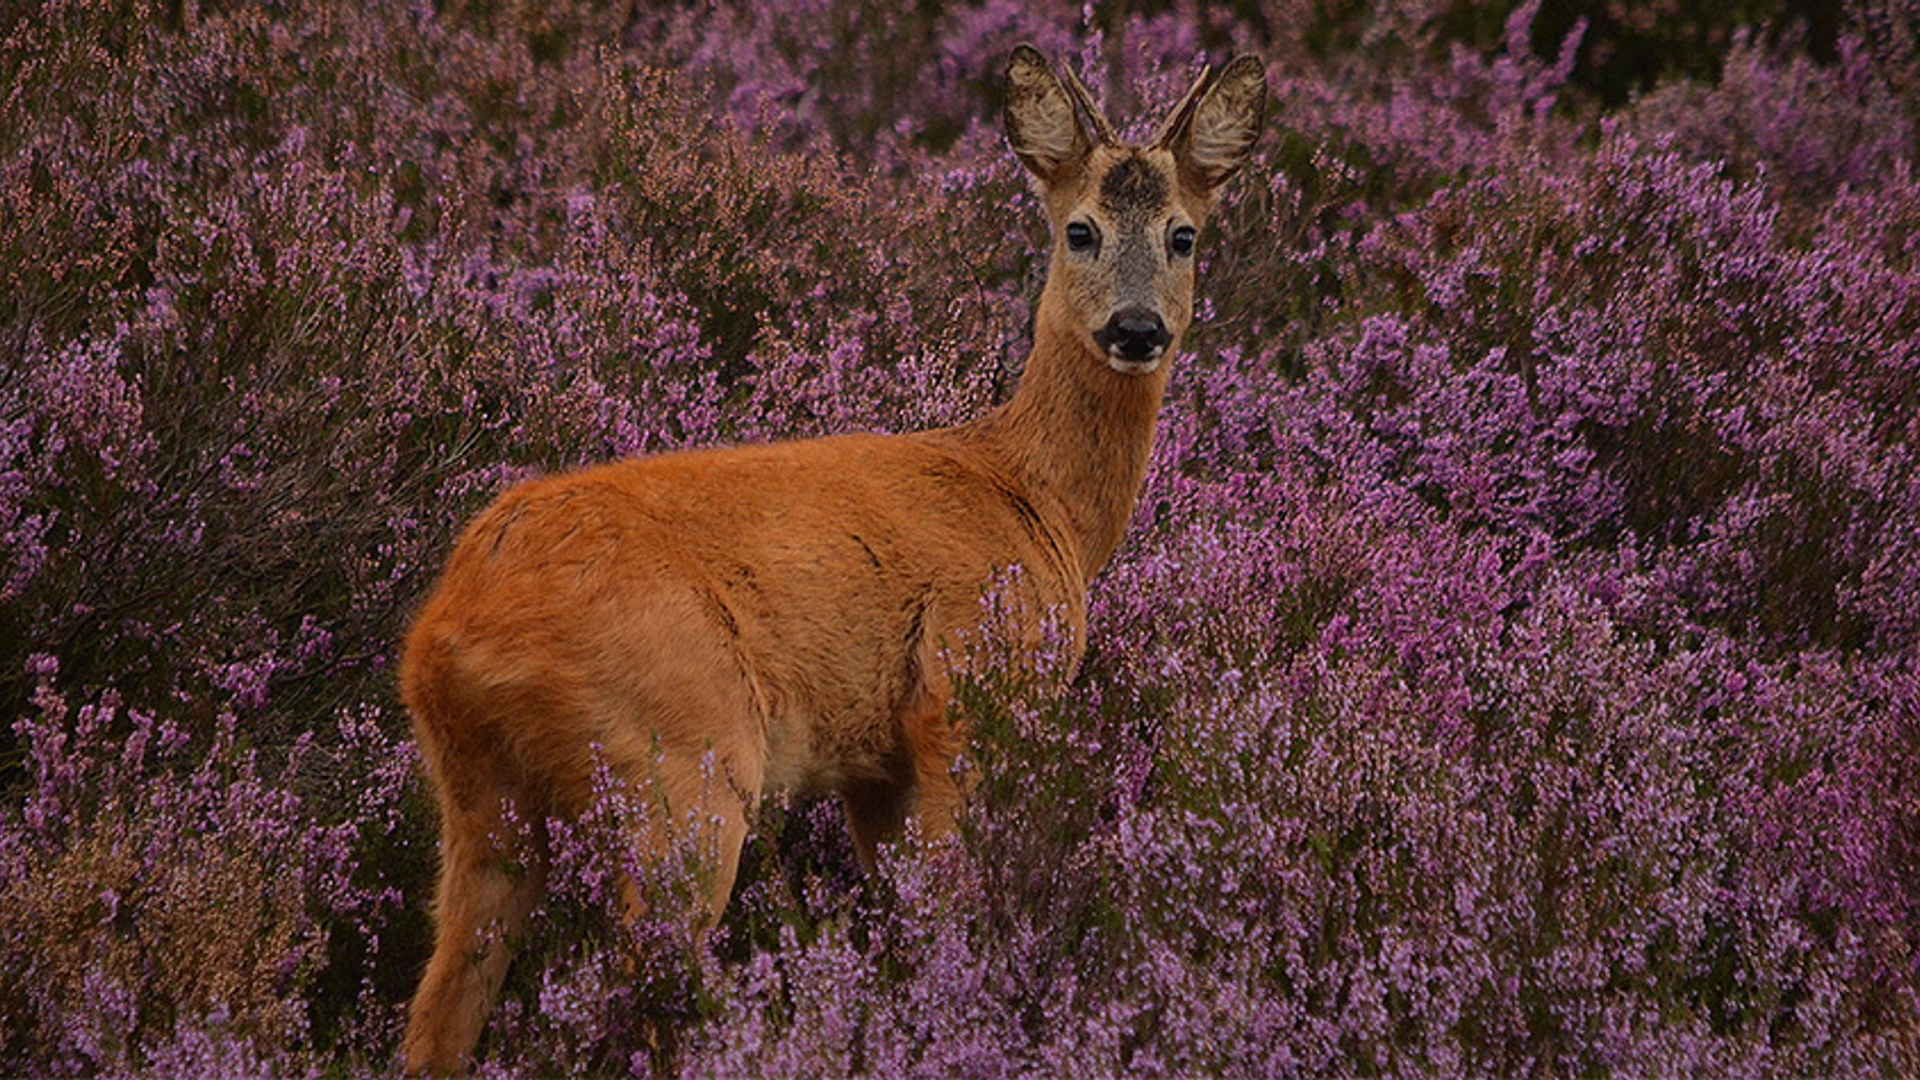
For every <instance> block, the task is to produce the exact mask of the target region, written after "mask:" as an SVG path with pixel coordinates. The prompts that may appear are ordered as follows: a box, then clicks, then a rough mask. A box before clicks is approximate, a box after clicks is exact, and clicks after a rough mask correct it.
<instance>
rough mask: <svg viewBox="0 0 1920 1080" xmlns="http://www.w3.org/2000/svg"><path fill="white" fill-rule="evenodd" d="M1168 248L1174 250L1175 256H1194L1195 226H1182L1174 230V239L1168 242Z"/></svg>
mask: <svg viewBox="0 0 1920 1080" xmlns="http://www.w3.org/2000/svg"><path fill="white" fill-rule="evenodd" d="M1167 246H1169V247H1171V248H1173V253H1174V254H1175V255H1191V254H1193V226H1191V225H1182V226H1180V227H1179V228H1177V229H1175V230H1173V237H1172V239H1170V240H1168V241H1167Z"/></svg>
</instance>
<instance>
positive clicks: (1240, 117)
mask: <svg viewBox="0 0 1920 1080" xmlns="http://www.w3.org/2000/svg"><path fill="white" fill-rule="evenodd" d="M1207 76H1208V73H1207V72H1202V73H1201V75H1200V78H1198V79H1197V80H1195V81H1194V84H1193V88H1192V89H1191V90H1188V91H1187V96H1186V97H1185V98H1183V99H1182V100H1181V102H1180V104H1179V106H1178V107H1176V108H1175V109H1174V111H1173V115H1172V116H1169V117H1168V118H1167V123H1166V126H1165V127H1164V128H1162V129H1161V132H1160V137H1159V138H1158V139H1156V140H1155V145H1158V146H1162V147H1165V148H1166V149H1168V150H1171V151H1173V157H1174V160H1175V161H1176V162H1178V163H1179V166H1180V179H1181V180H1183V181H1184V182H1185V183H1186V184H1187V186H1189V187H1191V188H1193V189H1195V190H1196V191H1200V192H1209V191H1212V190H1213V189H1214V188H1217V187H1219V186H1220V185H1221V184H1223V183H1225V182H1226V180H1227V178H1228V177H1230V176H1232V175H1233V174H1234V173H1236V172H1238V171H1240V166H1242V165H1244V164H1246V160H1247V154H1248V152H1249V151H1251V150H1252V149H1253V144H1254V142H1255V140H1257V139H1259V138H1260V130H1261V128H1262V127H1264V126H1265V125H1266V120H1267V69H1266V67H1265V66H1264V65H1262V64H1261V63H1260V58H1259V57H1256V56H1241V57H1236V58H1235V59H1234V60H1233V62H1232V63H1230V64H1228V65H1227V66H1226V67H1225V68H1224V69H1223V70H1222V71H1221V72H1220V74H1219V76H1218V77H1216V78H1214V79H1212V81H1211V82H1209V81H1208V78H1207Z"/></svg>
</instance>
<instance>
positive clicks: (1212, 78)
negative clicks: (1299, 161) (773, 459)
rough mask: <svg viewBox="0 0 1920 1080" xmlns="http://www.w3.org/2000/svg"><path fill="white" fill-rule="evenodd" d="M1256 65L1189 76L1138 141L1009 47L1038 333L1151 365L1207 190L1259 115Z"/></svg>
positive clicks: (1158, 357)
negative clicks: (1036, 250) (1034, 248)
mask: <svg viewBox="0 0 1920 1080" xmlns="http://www.w3.org/2000/svg"><path fill="white" fill-rule="evenodd" d="M1266 100H1267V84H1266V72H1265V69H1264V68H1263V67H1262V66H1261V63H1260V61H1259V60H1258V59H1257V58H1254V57H1251V56H1242V57H1239V58H1237V59H1235V60H1234V61H1233V62H1232V63H1229V64H1228V65H1227V66H1226V67H1225V68H1223V69H1222V70H1221V71H1220V72H1219V73H1218V74H1217V75H1215V74H1214V73H1212V72H1211V71H1202V72H1201V74H1200V77H1199V78H1198V79H1196V80H1195V81H1194V84H1193V86H1192V87H1191V88H1190V89H1189V90H1188V91H1187V93H1186V95H1185V96H1184V97H1183V98H1182V99H1181V100H1180V103H1179V104H1178V105H1177V106H1175V107H1174V109H1173V111H1172V112H1171V113H1170V114H1169V115H1168V116H1167V118H1166V120H1165V121H1164V122H1163V123H1162V124H1161V125H1160V129H1159V131H1158V133H1157V134H1156V135H1155V136H1154V137H1153V139H1152V140H1151V141H1150V142H1148V143H1146V144H1144V145H1132V144H1128V143H1123V142H1122V141H1121V140H1120V139H1119V137H1118V136H1117V135H1116V134H1115V132H1114V130H1113V127H1112V125H1111V124H1110V123H1109V122H1108V121H1107V119H1106V117H1105V116H1104V115H1103V114H1102V113H1101V112H1100V111H1099V109H1098V108H1097V107H1096V106H1095V105H1094V103H1093V100H1092V95H1091V94H1089V93H1088V91H1087V89H1086V87H1085V85H1084V84H1082V83H1081V82H1080V80H1079V79H1078V78H1077V77H1075V76H1074V75H1073V73H1072V72H1071V71H1069V72H1068V73H1067V78H1066V81H1065V82H1062V81H1061V79H1059V78H1058V77H1056V76H1055V75H1054V73H1053V70H1052V69H1051V68H1049V67H1048V66H1047V62H1046V61H1045V60H1044V59H1043V58H1042V57H1041V56H1040V54H1039V53H1038V52H1037V51H1035V50H1034V49H1032V48H1031V47H1029V46H1025V45H1022V46H1020V47H1018V48H1016V49H1015V50H1014V52H1013V57H1012V59H1011V61H1010V62H1009V64H1008V68H1007V104H1006V127H1007V139H1008V142H1009V143H1011V145H1012V147H1013V152H1014V154H1015V155H1016V156H1017V157H1019V159H1020V163H1021V164H1022V165H1025V166H1026V168H1027V171H1028V172H1029V173H1031V174H1032V175H1033V179H1034V181H1035V184H1036V186H1037V188H1038V190H1039V193H1040V197H1041V200H1042V201H1043V202H1044V203H1045V205H1046V209H1047V216H1048V218H1049V219H1050V220H1051V222H1052V225H1053V237H1054V244H1053V253H1052V258H1051V261H1050V262H1049V264H1048V270H1047V286H1046V289H1045V291H1044V292H1043V293H1042V295H1041V301H1040V312H1039V323H1040V331H1039V332H1040V333H1043V334H1045V333H1052V334H1056V335H1059V336H1061V337H1062V338H1064V339H1066V340H1069V341H1077V342H1081V343H1084V345H1085V347H1086V348H1085V351H1086V352H1087V353H1088V354H1089V355H1091V356H1094V357H1098V358H1101V359H1103V360H1104V361H1105V363H1106V365H1107V366H1108V367H1109V368H1111V369H1113V370H1114V371H1116V372H1119V373H1121V374H1123V375H1145V374H1150V373H1152V372H1154V371H1156V370H1158V369H1159V368H1160V366H1161V361H1162V360H1163V359H1164V358H1165V357H1166V355H1167V354H1168V353H1169V352H1171V351H1173V350H1174V349H1176V348H1178V346H1179V341H1180V336H1181V334H1182V333H1184V332H1185V331H1186V328H1187V326H1188V324H1189V323H1190V322H1191V321H1192V319H1193V286H1194V244H1195V242H1196V240H1197V238H1198V235H1199V230H1200V227H1201V225H1202V224H1203V223H1204V222H1205V220H1206V216H1207V212H1208V211H1209V210H1210V209H1211V208H1212V206H1213V197H1214V193H1215V191H1216V190H1218V188H1219V187H1220V185H1221V184H1222V183H1224V182H1225V181H1226V179H1227V178H1228V177H1230V176H1232V175H1233V174H1234V173H1235V172H1236V171H1238V170H1239V168H1240V166H1241V165H1242V164H1244V163H1245V161H1246V159H1247V155H1248V153H1249V152H1250V151H1251V150H1252V148H1253V144H1254V141H1255V140H1256V139H1257V138H1259V135H1260V130H1261V127H1262V125H1263V123H1264V122H1265V113H1266Z"/></svg>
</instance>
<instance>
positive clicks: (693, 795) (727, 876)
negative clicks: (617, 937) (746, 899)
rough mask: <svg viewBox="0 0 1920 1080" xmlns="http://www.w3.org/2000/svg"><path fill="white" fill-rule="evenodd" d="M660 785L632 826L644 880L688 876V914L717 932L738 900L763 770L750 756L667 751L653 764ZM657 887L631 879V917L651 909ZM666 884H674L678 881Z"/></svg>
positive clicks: (702, 926)
mask: <svg viewBox="0 0 1920 1080" xmlns="http://www.w3.org/2000/svg"><path fill="white" fill-rule="evenodd" d="M648 769H649V771H651V772H653V773H655V774H657V780H653V781H649V782H646V783H645V784H643V786H649V785H657V786H655V793H656V795H657V797H655V798H650V799H648V800H647V809H646V811H645V812H644V813H643V815H642V817H641V820H639V821H637V822H635V824H634V825H633V830H632V831H633V845H634V850H635V854H636V856H637V857H638V860H639V864H640V865H639V872H640V874H641V875H642V876H644V875H645V874H646V873H648V872H649V871H650V870H652V869H655V868H661V867H664V868H666V869H667V870H668V871H669V873H672V872H674V871H681V870H684V871H686V872H688V873H689V874H690V878H689V880H688V884H690V885H691V891H690V894H689V895H688V897H687V899H688V900H689V901H690V902H691V908H690V909H689V910H688V911H687V912H686V914H687V915H688V917H689V918H690V919H691V925H692V926H693V927H694V928H695V929H697V930H700V931H706V930H710V929H712V928H713V927H714V926H715V925H717V924H718V923H719V921H720V915H721V913H722V912H724V911H725V910H726V907H727V901H728V899H729V898H730V897H731V896H732V895H733V884H734V881H735V879H736V878H737V876H738V875H739V871H740V853H741V849H742V848H744V847H745V845H746V840H747V831H748V820H749V817H750V816H751V814H752V811H753V807H754V806H755V805H757V804H758V802H759V799H760V793H761V787H762V778H761V774H762V767H761V766H760V764H759V763H758V762H757V761H753V760H748V759H747V758H746V756H745V755H736V757H735V758H734V759H732V760H730V761H729V762H726V763H722V762H721V761H719V760H718V758H717V757H716V756H715V755H713V754H710V753H691V752H677V753H676V752H669V753H666V754H663V755H660V756H658V757H657V758H655V760H654V761H652V762H650V763H649V765H648ZM652 884H654V883H652V882H647V881H631V882H629V883H628V885H627V889H626V903H627V916H628V918H629V920H634V919H638V918H641V917H643V916H644V915H646V914H647V913H648V912H649V911H650V910H652V909H653V908H654V904H652V903H649V902H648V900H647V897H648V895H650V894H653V893H654V890H653V889H651V888H649V886H650V885H652ZM661 884H667V885H672V884H675V883H674V882H670V881H669V882H663V883H661Z"/></svg>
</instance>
